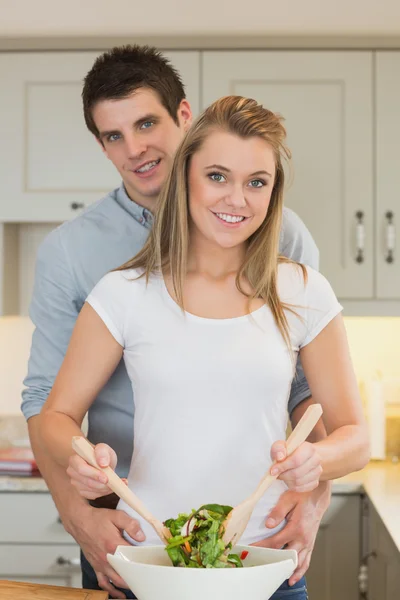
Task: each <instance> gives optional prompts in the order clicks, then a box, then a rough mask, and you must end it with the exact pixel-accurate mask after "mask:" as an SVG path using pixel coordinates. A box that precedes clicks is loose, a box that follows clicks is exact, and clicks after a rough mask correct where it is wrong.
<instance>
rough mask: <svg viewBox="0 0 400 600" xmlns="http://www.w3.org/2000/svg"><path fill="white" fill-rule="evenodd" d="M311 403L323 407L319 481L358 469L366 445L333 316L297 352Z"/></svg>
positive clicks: (338, 322) (341, 329)
mask: <svg viewBox="0 0 400 600" xmlns="http://www.w3.org/2000/svg"><path fill="white" fill-rule="evenodd" d="M300 354H301V360H302V364H303V368H304V372H305V375H306V378H307V381H308V383H309V386H310V389H311V393H312V397H313V400H314V402H317V403H320V404H321V405H322V407H323V411H324V413H323V417H322V418H323V421H324V424H325V427H326V430H327V433H328V437H327V438H326V439H324V440H321V441H318V442H316V443H315V444H314V446H315V448H316V449H317V451H318V454H319V456H320V459H321V466H322V475H321V479H322V480H327V479H335V478H336V477H342V476H343V475H346V474H347V473H351V472H352V471H358V470H359V469H362V468H363V467H364V466H365V465H366V464H367V462H368V460H369V442H368V434H367V428H366V423H365V419H364V414H363V410H362V404H361V399H360V395H359V391H358V386H357V381H356V377H355V373H354V370H353V366H352V362H351V358H350V352H349V346H348V342H347V336H346V330H345V326H344V322H343V318H342V315H341V314H339V315H338V316H336V317H335V318H334V319H333V320H332V321H331V322H330V323H329V324H328V325H327V326H326V327H325V328H324V329H323V330H322V331H321V332H320V333H319V334H318V335H317V337H316V338H314V339H313V340H312V342H310V343H309V344H307V345H306V346H305V347H304V348H302V349H301V351H300Z"/></svg>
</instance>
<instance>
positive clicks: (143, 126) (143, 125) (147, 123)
mask: <svg viewBox="0 0 400 600" xmlns="http://www.w3.org/2000/svg"><path fill="white" fill-rule="evenodd" d="M152 125H154V122H153V121H145V122H144V123H142V124H141V126H140V129H149V128H150V127H151V126H152Z"/></svg>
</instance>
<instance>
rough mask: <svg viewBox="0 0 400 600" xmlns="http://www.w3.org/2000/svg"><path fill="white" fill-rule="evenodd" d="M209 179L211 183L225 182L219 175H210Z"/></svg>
mask: <svg viewBox="0 0 400 600" xmlns="http://www.w3.org/2000/svg"><path fill="white" fill-rule="evenodd" d="M209 178H210V179H211V180H212V181H216V182H217V183H221V181H226V179H225V177H224V176H223V175H222V174H221V173H210V174H209Z"/></svg>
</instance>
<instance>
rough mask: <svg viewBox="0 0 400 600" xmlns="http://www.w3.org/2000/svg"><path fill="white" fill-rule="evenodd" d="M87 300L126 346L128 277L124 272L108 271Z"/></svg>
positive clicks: (113, 333) (119, 342)
mask: <svg viewBox="0 0 400 600" xmlns="http://www.w3.org/2000/svg"><path fill="white" fill-rule="evenodd" d="M86 302H87V303H88V304H90V306H91V307H92V308H93V309H94V310H95V311H96V312H97V314H98V315H99V317H100V318H101V320H102V321H103V322H104V324H105V325H106V327H107V328H108V330H109V331H110V333H111V335H112V336H113V337H114V338H115V340H116V341H117V342H118V344H120V345H121V346H122V347H125V334H124V332H125V327H126V317H127V315H126V306H127V279H126V277H125V276H124V273H123V272H122V271H113V272H111V273H107V275H105V276H104V277H102V278H101V279H100V281H99V282H98V283H97V284H96V285H95V287H94V288H93V290H92V291H91V292H90V294H89V296H88V297H87V298H86Z"/></svg>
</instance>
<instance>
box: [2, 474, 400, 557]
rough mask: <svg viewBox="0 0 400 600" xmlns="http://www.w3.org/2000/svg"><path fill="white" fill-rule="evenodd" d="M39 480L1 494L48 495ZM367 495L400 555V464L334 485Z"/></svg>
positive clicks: (337, 490) (16, 483) (20, 482)
mask: <svg viewBox="0 0 400 600" xmlns="http://www.w3.org/2000/svg"><path fill="white" fill-rule="evenodd" d="M47 491H48V489H47V486H46V483H45V482H44V480H43V479H41V478H40V477H0V492H14V493H15V492H47ZM361 492H365V493H366V494H367V495H368V497H369V498H370V500H371V502H372V504H373V505H374V507H375V509H376V511H377V512H378V514H379V516H380V518H381V519H382V521H383V523H384V524H385V527H386V528H387V530H388V532H389V533H390V535H391V537H392V538H393V541H394V543H395V544H396V546H397V548H398V550H399V552H400V518H399V512H400V463H398V464H392V463H390V462H370V463H369V464H368V465H367V466H366V467H365V468H364V469H363V470H362V471H357V472H356V473H351V474H350V475H346V476H345V477H341V478H340V479H336V480H335V481H334V482H333V493H334V494H357V493H361Z"/></svg>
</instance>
